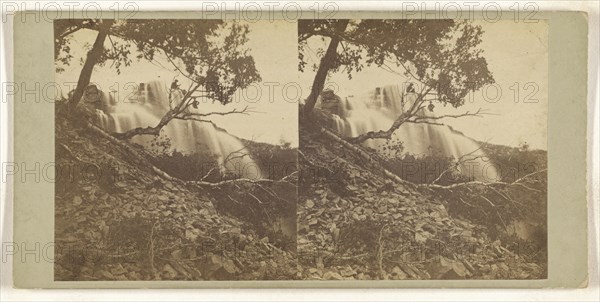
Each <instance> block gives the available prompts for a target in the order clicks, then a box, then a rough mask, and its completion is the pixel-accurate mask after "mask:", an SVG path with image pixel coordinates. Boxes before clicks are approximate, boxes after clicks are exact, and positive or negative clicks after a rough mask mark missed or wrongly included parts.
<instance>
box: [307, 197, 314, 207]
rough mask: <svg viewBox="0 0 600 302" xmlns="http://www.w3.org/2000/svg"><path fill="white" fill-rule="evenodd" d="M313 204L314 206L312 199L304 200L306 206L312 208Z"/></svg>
mask: <svg viewBox="0 0 600 302" xmlns="http://www.w3.org/2000/svg"><path fill="white" fill-rule="evenodd" d="M314 206H315V202H314V201H312V200H311V199H309V200H307V201H306V207H307V208H309V209H312V207H314Z"/></svg>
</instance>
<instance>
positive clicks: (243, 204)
mask: <svg viewBox="0 0 600 302" xmlns="http://www.w3.org/2000/svg"><path fill="white" fill-rule="evenodd" d="M296 32H297V26H296V24H295V23H292V22H288V21H284V20H281V21H278V20H275V21H266V20H265V21H258V22H253V23H249V22H241V21H240V22H237V21H225V20H193V19H140V20H109V19H103V20H98V19H64V20H56V21H55V22H54V43H55V44H54V59H55V66H56V77H55V80H56V84H57V85H59V86H60V87H61V88H63V89H62V95H60V96H59V99H58V100H57V101H56V104H55V110H56V115H55V135H56V138H55V161H56V163H55V164H56V182H55V215H54V216H55V221H54V234H55V258H54V259H55V264H54V279H55V280H56V281H83V280H85V281H95V280H96V281H106V280H111V281H114V280H123V281H125V280H278V279H282V280H290V279H296V276H297V272H296V270H297V256H296V255H297V250H296V204H297V178H298V172H297V157H296V154H297V148H298V129H297V125H298V122H297V121H298V118H297V115H298V114H297V100H293V99H290V97H289V95H290V94H293V93H291V92H290V93H286V91H285V88H289V87H292V86H293V85H290V84H293V83H296V81H297V78H296V77H297V75H296V72H295V70H296V69H297V51H298V42H297V39H296ZM288 90H289V89H288Z"/></svg>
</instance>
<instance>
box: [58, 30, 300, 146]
mask: <svg viewBox="0 0 600 302" xmlns="http://www.w3.org/2000/svg"><path fill="white" fill-rule="evenodd" d="M246 24H248V25H249V29H250V32H249V34H248V39H249V41H248V43H247V44H246V45H247V46H248V47H249V49H250V55H251V56H252V57H254V60H255V62H256V68H257V70H258V71H259V73H260V75H261V77H262V82H261V83H256V84H255V85H253V86H251V87H249V88H248V89H246V91H240V92H239V93H238V94H237V95H236V96H235V97H234V100H235V101H234V103H231V104H228V105H226V106H223V105H220V104H215V105H212V104H202V105H201V108H205V109H206V111H215V110H222V111H230V110H231V109H233V108H240V109H241V108H244V107H245V106H246V105H248V106H249V107H251V108H252V109H253V110H254V111H257V112H259V113H253V114H251V115H247V116H246V115H234V116H225V117H218V116H217V117H215V118H214V121H215V123H217V125H218V126H220V127H222V128H224V129H226V130H227V131H228V132H230V133H232V134H234V135H236V136H239V137H242V138H246V139H253V140H256V141H261V142H267V143H272V144H279V143H280V141H281V140H282V139H283V140H284V141H286V142H290V143H291V144H292V145H293V146H297V145H298V126H297V125H298V119H297V116H298V115H297V108H298V106H297V100H298V98H299V94H298V93H296V90H297V89H296V88H295V86H296V85H287V86H285V85H286V84H288V83H297V72H296V71H297V68H298V67H297V66H298V62H297V60H298V47H297V36H296V35H297V31H296V29H297V27H296V24H295V23H292V22H288V21H285V20H275V21H273V22H270V21H268V20H265V21H258V22H254V23H246ZM96 35H97V32H94V31H88V30H82V31H79V32H77V33H75V34H74V35H73V38H74V42H73V44H72V49H73V51H72V55H74V57H75V58H74V59H73V63H72V64H71V66H67V67H65V69H66V71H65V72H63V73H61V74H57V81H58V82H59V83H66V82H76V81H77V79H78V76H79V72H80V71H81V67H82V65H81V64H79V63H78V62H79V60H80V58H82V57H83V56H84V55H85V51H84V50H83V48H84V47H83V46H84V45H85V44H86V43H89V44H90V45H91V44H93V42H94V39H95V38H96ZM113 39H115V38H113ZM105 47H111V46H110V42H109V41H108V40H107V42H106V43H105ZM136 55H137V52H135V50H134V53H133V55H132V56H131V57H132V58H133V63H132V64H131V66H130V67H124V68H123V69H122V73H121V74H120V75H117V73H116V71H114V70H113V69H111V68H110V62H108V64H106V66H104V67H98V66H96V67H95V68H94V72H93V74H92V82H95V83H98V84H99V85H100V87H102V88H103V87H106V86H108V87H111V88H112V87H115V86H114V83H118V85H117V86H116V87H119V89H120V90H119V91H120V92H122V93H120V94H121V96H122V97H125V96H126V95H127V94H128V93H130V92H131V91H132V90H131V89H132V86H127V83H136V84H137V83H141V82H147V81H152V80H161V79H162V80H164V81H166V83H167V85H170V83H171V81H172V80H173V77H175V76H177V75H178V72H175V71H174V68H173V66H172V65H171V64H170V63H169V62H168V61H167V60H166V58H164V57H162V56H157V57H156V62H153V63H150V62H148V61H147V60H143V59H142V60H140V61H139V62H137V60H136V59H135V56H136ZM177 79H178V80H179V82H182V83H183V82H185V80H186V79H185V77H183V76H182V75H179V76H177ZM65 86H66V85H65ZM184 86H186V85H183V84H182V85H181V87H182V88H183V87H184ZM284 87H286V90H285V92H287V97H283V93H284ZM66 92H67V91H66V90H65V91H63V93H64V94H66ZM296 94H298V96H295V95H296Z"/></svg>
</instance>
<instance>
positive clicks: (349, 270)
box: [340, 265, 356, 277]
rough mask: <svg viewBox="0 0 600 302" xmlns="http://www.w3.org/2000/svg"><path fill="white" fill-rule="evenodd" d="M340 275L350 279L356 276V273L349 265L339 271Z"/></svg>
mask: <svg viewBox="0 0 600 302" xmlns="http://www.w3.org/2000/svg"><path fill="white" fill-rule="evenodd" d="M340 274H341V275H342V276H343V277H350V276H354V275H356V271H355V270H354V269H353V268H352V267H351V266H350V265H346V266H345V267H343V268H342V270H340Z"/></svg>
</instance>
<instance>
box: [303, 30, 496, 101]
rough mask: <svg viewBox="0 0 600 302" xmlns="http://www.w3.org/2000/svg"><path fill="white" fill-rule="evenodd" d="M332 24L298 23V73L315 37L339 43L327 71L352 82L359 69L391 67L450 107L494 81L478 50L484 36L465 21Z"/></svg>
mask: <svg viewBox="0 0 600 302" xmlns="http://www.w3.org/2000/svg"><path fill="white" fill-rule="evenodd" d="M336 22H340V20H300V21H299V24H298V32H299V36H298V41H299V70H300V71H304V69H305V67H306V65H307V62H306V60H305V59H306V51H307V50H308V49H309V47H308V43H307V41H308V39H309V38H311V37H313V36H318V37H321V38H338V39H340V40H341V42H340V47H338V52H337V57H336V59H335V63H334V64H333V65H332V68H331V69H330V71H333V72H337V71H340V70H341V69H343V70H344V71H345V72H346V73H347V74H348V76H349V77H350V78H351V76H352V73H353V72H356V71H360V70H361V69H362V68H363V67H364V66H371V65H374V66H378V67H386V68H390V66H389V65H388V64H393V65H395V67H400V68H402V69H403V71H404V75H405V76H410V77H412V78H414V79H415V80H417V81H419V82H420V83H422V84H424V85H426V86H427V87H432V88H435V94H436V95H437V96H436V97H435V100H437V101H439V102H441V103H444V104H446V103H449V104H452V105H453V106H454V107H458V106H460V105H462V104H463V103H464V98H465V96H466V95H467V94H468V93H469V91H474V90H477V89H479V88H481V87H483V86H484V85H486V84H490V83H493V81H494V80H493V77H492V74H491V72H490V71H489V70H488V68H487V61H486V60H485V58H483V57H482V53H483V51H482V50H481V49H479V48H478V45H479V44H480V43H481V35H482V33H483V31H482V29H481V27H480V26H476V25H473V24H472V23H470V22H468V21H455V20H410V19H393V20H385V19H384V20H375V19H373V20H351V21H350V23H349V24H348V26H347V27H346V28H345V30H342V31H339V30H337V27H336ZM340 48H341V49H340ZM317 53H318V54H322V53H323V50H317Z"/></svg>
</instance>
